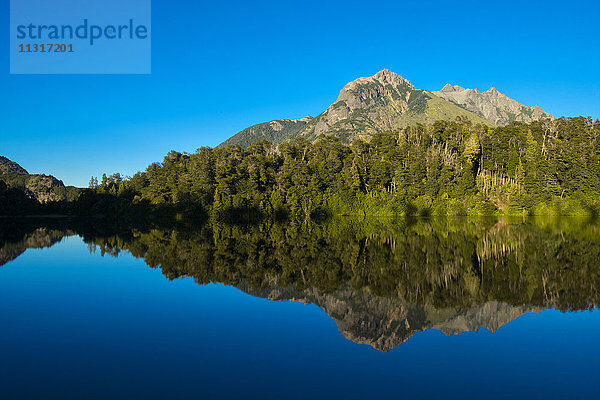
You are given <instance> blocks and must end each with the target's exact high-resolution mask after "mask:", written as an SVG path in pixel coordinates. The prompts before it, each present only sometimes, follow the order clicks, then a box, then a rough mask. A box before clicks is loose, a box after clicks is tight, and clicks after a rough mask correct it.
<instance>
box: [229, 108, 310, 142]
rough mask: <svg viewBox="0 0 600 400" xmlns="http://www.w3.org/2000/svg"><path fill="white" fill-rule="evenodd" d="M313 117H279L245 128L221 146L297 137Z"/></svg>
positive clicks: (279, 140)
mask: <svg viewBox="0 0 600 400" xmlns="http://www.w3.org/2000/svg"><path fill="white" fill-rule="evenodd" d="M312 119H313V118H312V117H308V116H307V117H304V118H301V119H278V120H275V121H271V122H264V123H262V124H258V125H254V126H251V127H250V128H246V129H244V130H243V131H241V132H239V133H238V134H236V135H234V136H232V137H230V138H229V139H227V140H226V141H224V142H223V143H221V144H220V146H227V145H235V144H238V145H240V146H242V147H248V146H250V145H251V144H252V143H256V142H259V141H261V140H268V141H270V142H277V143H281V142H285V141H286V140H287V139H288V138H290V137H295V136H296V134H297V133H298V132H300V130H301V129H302V128H303V127H304V126H305V125H306V124H307V123H308V122H310V121H311V120H312Z"/></svg>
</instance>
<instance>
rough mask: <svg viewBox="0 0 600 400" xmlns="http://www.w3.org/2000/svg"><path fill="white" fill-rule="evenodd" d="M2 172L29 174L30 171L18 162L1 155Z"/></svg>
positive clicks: (0, 165)
mask: <svg viewBox="0 0 600 400" xmlns="http://www.w3.org/2000/svg"><path fill="white" fill-rule="evenodd" d="M0 174H15V175H28V174H29V173H28V172H27V170H25V168H23V167H21V166H20V165H19V164H17V163H16V162H14V161H11V160H9V159H8V158H6V157H3V156H0Z"/></svg>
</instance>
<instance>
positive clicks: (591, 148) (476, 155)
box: [84, 117, 600, 219]
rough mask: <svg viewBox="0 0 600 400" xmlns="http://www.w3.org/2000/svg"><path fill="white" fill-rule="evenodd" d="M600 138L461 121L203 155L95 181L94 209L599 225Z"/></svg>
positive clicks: (596, 125)
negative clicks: (518, 218)
mask: <svg viewBox="0 0 600 400" xmlns="http://www.w3.org/2000/svg"><path fill="white" fill-rule="evenodd" d="M599 136H600V122H599V121H598V120H596V121H593V120H592V119H590V118H583V117H578V118H572V119H566V118H561V119H557V120H544V121H538V122H534V123H532V124H529V125H527V124H521V123H512V124H510V125H508V126H506V127H497V128H492V127H489V126H485V125H480V124H479V125H473V124H472V123H471V122H469V121H468V120H457V121H438V122H436V123H434V124H431V125H416V126H411V127H407V128H402V129H398V130H393V131H388V132H384V133H377V134H375V135H374V136H373V137H372V139H371V140H370V141H369V142H366V141H362V140H355V141H354V142H353V143H352V144H351V145H349V146H348V145H344V144H342V143H341V141H340V139H339V138H335V137H331V136H322V137H320V138H319V139H318V140H317V141H315V142H314V143H310V142H308V141H306V140H303V139H298V140H296V141H295V142H294V143H282V144H281V145H280V146H279V147H274V146H272V145H271V144H270V143H268V142H265V141H261V142H258V143H254V144H253V145H251V146H249V147H248V148H246V149H243V148H242V147H240V146H225V147H222V148H216V149H211V148H206V147H203V148H200V149H198V151H197V152H196V153H194V154H187V153H178V152H175V151H172V152H170V153H169V154H168V155H167V156H166V157H165V159H164V160H163V162H162V163H154V164H152V165H150V166H149V167H148V168H147V170H146V171H144V172H141V173H137V174H136V175H134V176H133V177H132V178H130V179H123V178H122V177H121V176H120V175H113V176H109V177H107V176H104V177H103V178H102V179H101V180H100V181H99V182H98V181H97V180H94V179H92V182H91V187H92V188H93V190H94V192H93V194H92V193H88V194H87V195H86V196H84V197H85V199H84V201H86V202H87V203H86V204H87V205H86V207H85V208H90V209H92V210H94V211H93V212H97V213H103V212H105V211H103V210H106V209H109V208H110V209H112V210H121V212H123V211H126V210H127V209H129V208H131V207H142V206H143V207H153V208H155V209H156V208H161V207H162V208H165V207H167V208H169V207H171V208H176V209H178V210H183V211H186V210H187V211H189V212H201V211H202V212H206V213H207V214H209V215H212V216H214V217H224V218H231V217H232V218H234V219H235V218H238V217H241V216H244V217H250V218H256V217H260V216H285V215H288V216H294V217H308V216H315V215H327V214H354V215H356V214H366V215H390V214H398V215H402V214H404V215H489V214H513V215H514V214H518V215H522V214H559V215H581V214H587V215H589V214H592V215H596V214H597V213H598V210H599V208H600V202H599V195H600V141H599ZM94 196H96V197H94ZM98 199H101V201H99V200H98ZM115 201H116V202H117V206H115V204H114V203H115ZM200 210H201V211H200Z"/></svg>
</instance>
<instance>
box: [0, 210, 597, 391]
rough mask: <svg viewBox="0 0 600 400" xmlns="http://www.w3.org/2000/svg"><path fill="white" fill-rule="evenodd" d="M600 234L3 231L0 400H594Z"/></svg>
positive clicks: (365, 228) (62, 226)
mask: <svg viewBox="0 0 600 400" xmlns="http://www.w3.org/2000/svg"><path fill="white" fill-rule="evenodd" d="M599 285H600V226H598V224H597V223H594V222H590V221H587V220H581V219H568V218H563V219H558V220H551V221H548V220H525V221H524V220H517V221H510V220H509V221H506V220H503V221H498V220H493V219H489V220H488V219H486V220H479V219H477V220H473V219H435V220H415V221H407V220H398V221H378V220H366V221H354V220H341V221H334V222H331V223H324V224H314V223H309V224H303V225H296V226H294V225H278V224H272V223H264V224H262V225H259V226H252V227H248V226H245V227H244V226H233V227H232V226H220V225H215V226H208V225H207V226H204V227H201V228H195V229H191V228H186V227H179V228H164V227H163V228H157V227H148V226H142V227H136V228H123V227H119V228H118V229H116V228H114V227H109V226H106V225H102V224H99V223H98V222H97V221H96V222H91V223H90V222H84V221H60V220H46V221H43V222H39V221H29V220H27V221H23V220H21V221H10V220H0V320H1V321H2V326H1V329H0V398H2V399H28V398H36V399H39V398H44V399H50V398H57V399H68V398H73V399H95V398H101V399H115V398H123V399H132V398H140V399H149V398H157V399H158V398H159V399H164V398H206V399H211V398H259V399H307V398H343V399H371V398H418V399H421V398H440V397H441V398H445V399H454V398H457V399H458V398H461V399H463V398H486V399H490V398H499V399H500V398H502V399H505V398H527V399H553V398H556V399H564V398H582V399H583V398H585V399H587V398H597V397H598V396H599V395H600V379H598V376H599V374H600V343H599V341H598V340H599V338H600V312H599V311H597V309H596V307H597V306H598V302H599V300H600V286H599Z"/></svg>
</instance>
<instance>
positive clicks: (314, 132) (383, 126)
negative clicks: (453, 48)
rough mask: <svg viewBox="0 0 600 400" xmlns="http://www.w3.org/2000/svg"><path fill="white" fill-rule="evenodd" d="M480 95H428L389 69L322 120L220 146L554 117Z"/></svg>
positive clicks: (457, 91) (257, 130)
mask: <svg viewBox="0 0 600 400" xmlns="http://www.w3.org/2000/svg"><path fill="white" fill-rule="evenodd" d="M450 89H452V90H450ZM461 90H462V91H465V90H466V91H469V92H465V93H463V92H462V91H461ZM471 91H473V92H472V93H471ZM475 91H476V89H462V88H460V87H458V86H456V87H454V86H449V85H446V86H445V87H444V88H443V89H442V90H441V91H439V92H428V91H425V90H422V89H418V88H416V87H414V86H413V84H412V83H410V82H409V81H408V80H407V79H405V78H403V77H401V76H400V75H398V74H396V73H394V72H391V71H389V70H387V69H384V70H381V71H379V72H378V73H376V74H375V75H373V76H371V77H367V78H358V79H356V80H354V81H352V82H350V83H348V84H346V85H345V86H344V87H343V88H342V90H341V91H340V94H339V96H338V98H337V100H336V101H335V102H334V103H333V104H331V105H330V106H329V107H328V108H327V109H326V110H325V111H324V112H323V113H321V114H320V115H318V116H317V117H316V118H311V117H305V118H303V119H301V120H275V121H271V122H267V123H262V124H258V125H254V126H251V127H250V128H247V129H244V130H243V131H241V132H239V133H238V134H236V135H234V136H233V137H231V138H230V139H228V140H226V141H225V142H223V143H222V144H221V145H220V146H224V145H234V144H237V145H240V146H243V147H247V146H249V145H250V144H252V143H255V142H258V141H261V140H268V141H270V142H271V143H273V144H276V145H278V144H280V143H283V142H285V141H290V140H294V139H296V138H299V137H302V138H305V139H307V140H309V141H313V140H315V139H316V138H317V137H319V135H321V134H327V135H335V136H337V137H339V138H340V139H341V140H342V141H343V142H344V143H350V142H352V141H353V140H354V139H357V138H361V139H369V138H370V137H371V136H372V135H373V134H374V133H377V132H382V131H386V130H390V129H394V128H400V127H405V126H408V125H413V124H416V123H423V124H425V123H432V122H435V121H437V120H455V119H456V118H457V117H461V118H465V119H467V120H469V121H471V122H473V123H481V124H486V125H494V126H498V125H506V124H508V123H510V122H512V121H521V122H531V121H534V120H540V119H543V118H551V117H552V116H551V115H550V114H547V113H545V112H544V111H543V110H542V109H541V108H539V107H537V106H535V107H527V106H524V105H522V104H520V103H518V102H516V101H515V100H512V99H510V98H508V97H506V96H505V95H503V94H501V93H499V92H497V91H496V90H495V89H493V88H492V89H490V90H489V91H486V92H485V93H483V94H482V93H479V92H478V91H477V92H475ZM477 93H479V95H481V96H477Z"/></svg>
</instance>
